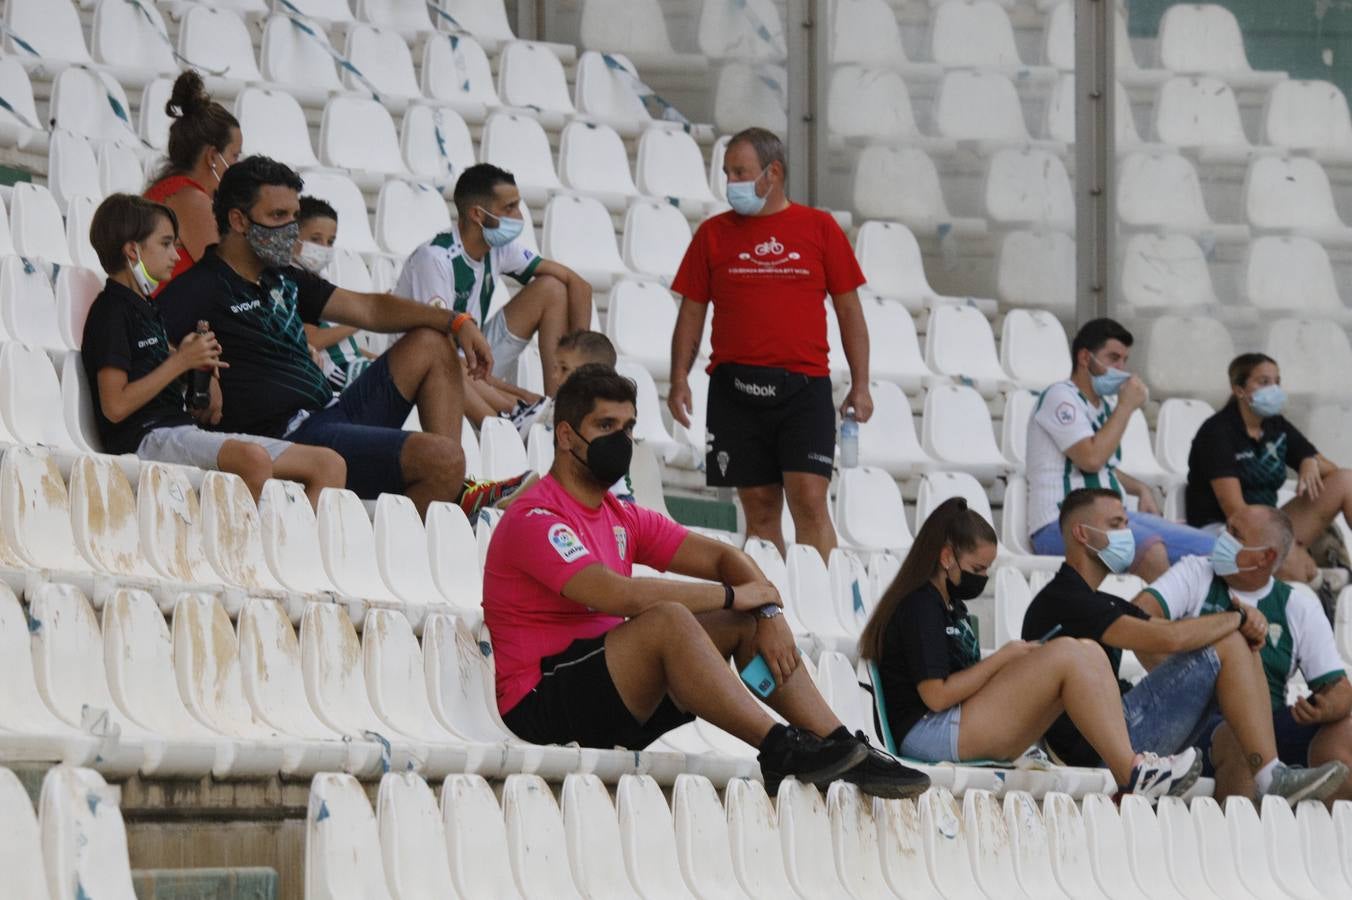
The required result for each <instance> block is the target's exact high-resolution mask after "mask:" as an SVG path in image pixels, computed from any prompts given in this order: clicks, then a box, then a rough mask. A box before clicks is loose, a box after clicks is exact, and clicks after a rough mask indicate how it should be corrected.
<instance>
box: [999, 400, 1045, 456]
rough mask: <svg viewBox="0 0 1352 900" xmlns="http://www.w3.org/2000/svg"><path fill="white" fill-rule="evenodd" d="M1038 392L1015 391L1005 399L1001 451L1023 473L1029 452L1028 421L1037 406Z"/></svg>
mask: <svg viewBox="0 0 1352 900" xmlns="http://www.w3.org/2000/svg"><path fill="white" fill-rule="evenodd" d="M1038 396H1039V392H1038V391H1029V390H1015V391H1010V392H1009V394H1008V395H1007V396H1006V397H1005V415H1004V420H1003V422H1002V423H1001V425H1000V450H1001V451H1003V453H1004V454H1005V456H1006V457H1007V458H1008V459H1009V461H1010V462H1012V463H1014V466H1015V468H1017V469H1018V470H1020V471H1022V470H1023V468H1024V465H1025V463H1026V462H1027V460H1026V459H1025V457H1026V455H1027V452H1028V446H1027V445H1028V420H1029V419H1030V418H1031V417H1032V415H1033V408H1034V407H1035V406H1036V405H1037V399H1038Z"/></svg>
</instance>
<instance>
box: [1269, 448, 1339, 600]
mask: <svg viewBox="0 0 1352 900" xmlns="http://www.w3.org/2000/svg"><path fill="white" fill-rule="evenodd" d="M1282 509H1283V510H1285V511H1286V514H1287V515H1289V516H1290V517H1291V525H1292V527H1293V528H1294V529H1295V532H1296V543H1297V544H1299V545H1300V546H1302V547H1308V546H1310V545H1311V544H1313V543H1314V542H1315V541H1317V540H1318V539H1319V536H1320V535H1321V534H1323V533H1324V529H1325V528H1328V527H1329V524H1330V523H1332V522H1333V520H1334V518H1336V517H1337V515H1338V513H1342V514H1343V516H1345V517H1346V518H1347V521H1348V522H1350V523H1352V469H1339V470H1338V471H1336V472H1334V473H1333V474H1332V475H1329V476H1328V477H1326V478H1325V479H1324V488H1323V490H1321V491H1320V492H1319V496H1318V497H1316V498H1315V499H1313V500H1311V499H1310V498H1309V497H1296V498H1294V499H1292V500H1290V501H1288V502H1287V504H1286V505H1285V506H1283V507H1282ZM1306 556H1308V554H1306ZM1306 580H1308V579H1306Z"/></svg>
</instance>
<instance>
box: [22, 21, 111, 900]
mask: <svg viewBox="0 0 1352 900" xmlns="http://www.w3.org/2000/svg"><path fill="white" fill-rule="evenodd" d="M5 26H6V34H5V50H6V51H7V52H8V53H10V54H12V55H14V56H16V57H19V58H22V57H23V56H24V55H25V54H27V53H28V51H27V50H25V49H24V48H23V47H22V46H21V45H20V41H23V42H24V43H26V44H28V45H29V46H30V47H32V48H34V49H35V50H36V51H37V54H38V56H40V57H45V58H48V59H54V60H59V61H61V62H68V63H77V64H79V63H84V64H86V65H87V64H89V63H91V62H93V60H92V59H91V58H90V56H89V50H88V48H86V47H85V40H84V31H83V30H82V28H81V26H80V16H79V13H78V12H77V11H76V9H75V4H74V3H72V2H70V0H14V2H13V3H6V4H5ZM61 896H65V894H62V895H61Z"/></svg>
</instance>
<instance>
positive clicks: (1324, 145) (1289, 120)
mask: <svg viewBox="0 0 1352 900" xmlns="http://www.w3.org/2000/svg"><path fill="white" fill-rule="evenodd" d="M1263 141H1264V142H1265V143H1267V144H1271V145H1273V146H1276V147H1281V148H1283V149H1285V150H1288V151H1303V152H1306V153H1310V154H1312V155H1313V156H1314V158H1315V159H1318V160H1320V161H1321V162H1324V163H1342V164H1347V163H1349V162H1352V116H1349V114H1348V109H1347V97H1346V96H1344V95H1343V92H1342V91H1341V90H1340V89H1339V88H1338V86H1337V85H1335V84H1332V83H1331V82H1328V81H1302V80H1298V79H1294V78H1293V79H1291V80H1289V81H1282V82H1279V83H1277V84H1275V85H1273V87H1272V91H1271V92H1270V93H1269V94H1268V99H1267V104H1266V106H1265V107H1264V109H1263Z"/></svg>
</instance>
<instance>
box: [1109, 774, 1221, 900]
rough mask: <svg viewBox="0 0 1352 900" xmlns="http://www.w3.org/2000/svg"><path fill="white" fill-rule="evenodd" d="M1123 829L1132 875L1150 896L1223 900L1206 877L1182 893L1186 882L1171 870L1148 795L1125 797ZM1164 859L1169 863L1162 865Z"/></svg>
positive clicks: (1190, 884) (1162, 836)
mask: <svg viewBox="0 0 1352 900" xmlns="http://www.w3.org/2000/svg"><path fill="white" fill-rule="evenodd" d="M1122 829H1123V831H1125V832H1126V835H1127V859H1128V861H1129V862H1130V864H1131V871H1132V874H1134V875H1135V876H1136V881H1137V882H1138V883H1139V884H1140V886H1141V888H1142V890H1143V891H1144V892H1145V894H1146V896H1148V897H1159V898H1174V900H1182V898H1183V897H1184V896H1187V897H1189V898H1192V897H1196V898H1198V900H1219V898H1218V897H1217V895H1216V894H1215V893H1214V892H1213V891H1211V890H1210V889H1209V888H1208V887H1207V885H1206V882H1205V880H1202V879H1201V878H1200V875H1201V873H1200V872H1197V873H1196V874H1197V875H1198V876H1199V877H1198V879H1197V880H1196V881H1193V882H1191V883H1189V884H1188V890H1187V893H1186V894H1184V893H1181V892H1180V889H1181V888H1182V887H1183V885H1182V884H1178V883H1177V882H1176V881H1175V879H1174V875H1173V872H1171V871H1170V867H1169V865H1168V863H1169V857H1170V854H1169V853H1168V848H1166V846H1165V843H1164V835H1163V832H1162V831H1161V829H1160V824H1159V821H1158V820H1157V819H1156V818H1155V812H1154V810H1152V809H1151V808H1150V801H1149V800H1147V799H1146V798H1144V797H1141V796H1136V795H1130V794H1129V795H1127V796H1125V797H1123V798H1122ZM1160 860H1164V861H1165V865H1163V866H1161V865H1160Z"/></svg>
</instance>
